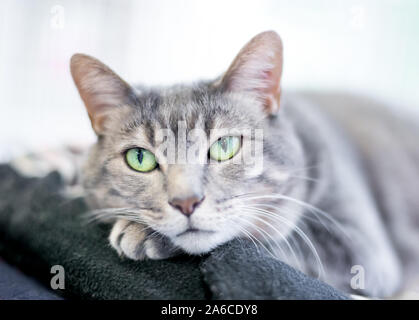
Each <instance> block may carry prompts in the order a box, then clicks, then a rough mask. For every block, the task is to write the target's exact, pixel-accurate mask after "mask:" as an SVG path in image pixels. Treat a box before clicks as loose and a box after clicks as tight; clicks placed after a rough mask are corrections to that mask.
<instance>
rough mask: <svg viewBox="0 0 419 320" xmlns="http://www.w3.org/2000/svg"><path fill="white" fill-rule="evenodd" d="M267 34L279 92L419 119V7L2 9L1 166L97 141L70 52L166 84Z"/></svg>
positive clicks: (77, 4)
mask: <svg viewBox="0 0 419 320" xmlns="http://www.w3.org/2000/svg"><path fill="white" fill-rule="evenodd" d="M269 29H273V30H275V31H277V32H278V33H279V34H280V35H281V37H282V39H283V42H284V46H285V69H284V75H283V82H282V84H283V88H284V89H285V90H287V89H293V90H294V89H312V90H322V91H331V90H333V91H336V90H340V91H341V90H344V91H350V92H359V93H363V94H368V95H370V96H373V97H376V98H377V99H379V100H384V101H389V102H390V103H391V104H392V105H393V106H394V107H395V108H396V109H398V110H403V111H406V112H411V114H412V115H413V114H414V115H415V116H418V119H419V63H418V58H419V1H417V0H344V1H343V0H293V1H285V0H284V1H282V0H257V1H249V0H237V1H236V0H211V1H203V0H201V1H198V0H181V1H180V0H153V1H151V0H136V1H135V0H123V1H121V0H119V1H118V0H101V1H99V0H97V1H96V0H84V1H80V0H79V1H74V0H71V1H70V0H68V1H64V0H63V1H59V0H56V1H50V0H43V1H33V0H13V1H12V0H10V1H9V0H0V160H2V161H5V160H8V159H10V158H11V157H13V156H16V155H18V154H21V153H23V152H26V151H27V150H29V149H40V148H45V147H53V146H57V145H60V144H63V143H79V142H84V143H89V142H92V141H94V135H93V133H92V131H91V129H90V123H89V121H88V118H87V115H86V113H85V111H84V108H83V106H82V104H81V100H80V98H79V96H78V93H77V91H76V89H75V87H74V85H73V82H72V79H71V77H70V72H69V59H70V57H71V55H72V54H73V53H76V52H82V53H87V54H90V55H93V56H95V57H97V58H99V59H100V60H102V61H103V62H105V63H106V64H108V65H109V66H110V67H111V68H112V69H114V70H115V71H116V72H117V73H118V74H120V75H121V76H122V77H123V78H124V79H126V80H127V81H128V82H134V83H136V82H139V83H143V84H149V85H155V84H171V83H173V82H179V81H193V80H197V79H208V78H213V77H216V76H218V75H219V74H220V73H222V72H223V71H224V70H225V69H226V68H227V67H228V65H229V63H230V62H231V60H232V59H233V58H234V56H235V55H236V53H237V52H238V50H239V49H240V48H241V47H242V46H243V45H244V44H245V43H246V42H247V41H248V40H249V39H250V38H251V37H253V36H254V35H256V34H257V33H259V32H261V31H265V30H269Z"/></svg>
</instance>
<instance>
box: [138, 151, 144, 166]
mask: <svg viewBox="0 0 419 320" xmlns="http://www.w3.org/2000/svg"><path fill="white" fill-rule="evenodd" d="M143 157H144V155H143V150H141V149H140V150H138V153H137V158H138V162H139V163H140V164H141V163H142V162H143Z"/></svg>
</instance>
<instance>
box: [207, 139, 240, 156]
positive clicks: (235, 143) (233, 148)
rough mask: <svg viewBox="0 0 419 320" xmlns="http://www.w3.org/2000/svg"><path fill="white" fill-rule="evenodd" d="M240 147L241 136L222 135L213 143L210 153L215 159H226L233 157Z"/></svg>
mask: <svg viewBox="0 0 419 320" xmlns="http://www.w3.org/2000/svg"><path fill="white" fill-rule="evenodd" d="M239 149H240V138H239V137H222V138H220V139H218V140H217V141H216V142H214V143H213V144H212V146H211V148H210V150H209V155H210V157H211V158H212V159H214V160H217V161H225V160H228V159H231V158H233V157H234V155H235V154H236V153H237V152H238V151H239Z"/></svg>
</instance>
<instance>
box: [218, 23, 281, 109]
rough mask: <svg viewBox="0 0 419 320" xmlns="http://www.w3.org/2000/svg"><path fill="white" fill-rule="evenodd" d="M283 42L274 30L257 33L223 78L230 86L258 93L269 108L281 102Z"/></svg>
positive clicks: (237, 89) (234, 88)
mask: <svg viewBox="0 0 419 320" xmlns="http://www.w3.org/2000/svg"><path fill="white" fill-rule="evenodd" d="M281 74H282V42H281V39H280V38H279V36H278V35H277V34H276V33H275V32H273V31H267V32H263V33H261V34H259V35H257V36H256V37H254V38H253V39H252V40H250V42H249V43H248V44H246V45H245V46H244V47H243V49H242V50H241V51H240V52H239V54H238V55H237V57H236V58H235V59H234V61H233V63H232V64H231V66H230V68H229V69H228V71H227V73H226V75H225V76H224V79H223V82H224V84H225V85H226V88H227V89H228V90H232V91H238V92H239V91H242V92H249V93H252V92H253V93H254V94H256V96H257V98H258V99H259V100H260V101H262V102H263V103H264V107H265V108H266V110H267V111H268V112H274V111H276V110H277V109H278V106H279V96H280V85H279V82H280V79H281Z"/></svg>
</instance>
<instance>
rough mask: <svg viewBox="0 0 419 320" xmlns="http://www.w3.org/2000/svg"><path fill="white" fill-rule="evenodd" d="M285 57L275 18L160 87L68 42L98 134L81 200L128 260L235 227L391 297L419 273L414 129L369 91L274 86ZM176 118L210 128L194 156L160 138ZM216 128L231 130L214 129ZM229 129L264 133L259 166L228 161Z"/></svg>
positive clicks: (235, 155) (165, 254) (327, 277)
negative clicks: (211, 73) (198, 74)
mask: <svg viewBox="0 0 419 320" xmlns="http://www.w3.org/2000/svg"><path fill="white" fill-rule="evenodd" d="M282 69H283V44H282V41H281V38H280V37H279V35H278V34H277V33H276V32H274V31H267V32H263V33H261V34H259V35H257V36H255V37H254V38H253V39H251V40H250V41H249V42H248V43H247V44H246V45H245V46H244V47H243V48H242V49H241V51H240V52H239V54H238V55H237V57H236V58H235V59H234V61H233V62H232V64H231V65H230V67H229V68H228V69H227V71H226V72H225V73H224V74H223V75H222V76H220V77H218V78H217V79H215V80H212V81H201V82H197V83H193V84H183V85H176V86H171V87H153V88H146V87H140V86H138V87H136V86H131V85H129V84H128V83H126V82H125V81H124V80H122V79H121V78H120V77H119V76H118V75H117V74H116V73H115V72H114V71H112V70H111V69H109V68H108V67H107V66H105V65H104V64H103V63H102V62H100V61H98V60H97V59H95V58H92V57H90V56H87V55H83V54H75V55H74V56H73V57H72V59H71V74H72V76H73V79H74V82H75V84H76V87H77V89H78V91H79V93H80V96H81V99H82V100H83V102H84V104H85V106H86V109H87V112H88V115H89V118H90V120H91V123H92V127H93V130H94V132H95V133H96V135H97V137H98V139H97V142H96V143H95V144H94V145H93V146H92V147H91V149H90V151H89V153H88V155H87V159H86V161H85V163H84V165H83V168H82V174H81V179H82V185H83V190H84V196H85V198H86V201H87V202H88V204H89V206H90V207H91V208H92V210H93V211H92V212H93V214H94V217H95V219H96V218H97V219H104V220H106V219H111V221H112V222H113V227H112V230H111V233H110V236H109V241H110V244H111V245H112V247H113V248H114V249H115V250H116V251H117V252H118V253H119V254H120V255H121V256H125V257H127V258H130V259H134V260H143V259H166V258H170V257H172V256H175V255H178V254H182V253H188V254H193V255H199V254H204V253H207V252H209V251H211V250H212V249H213V248H215V247H217V246H219V245H221V244H223V243H225V242H227V241H229V240H231V239H234V238H238V237H241V238H246V239H248V240H249V241H253V242H254V243H255V245H257V246H259V247H261V248H264V249H266V250H268V251H269V252H271V253H272V254H273V255H274V256H275V257H278V258H279V259H281V260H284V261H286V262H287V263H289V264H290V265H292V266H294V267H296V268H297V269H299V270H301V271H302V272H304V273H306V274H308V275H311V276H317V277H319V278H320V279H322V280H324V281H325V282H327V283H329V284H331V285H332V286H334V287H336V288H339V289H341V290H343V291H345V292H349V293H357V294H362V295H365V296H371V297H389V296H393V295H395V294H397V293H398V292H400V291H401V290H402V289H403V288H405V286H406V284H408V283H409V282H410V281H411V279H413V277H414V276H417V275H418V273H419V272H418V262H419V245H418V244H419V232H418V229H419V197H418V191H417V190H419V144H418V143H417V141H418V140H417V139H418V137H419V130H418V128H417V127H415V124H414V123H413V122H412V123H410V122H409V121H407V120H406V121H405V120H404V119H402V118H400V117H397V116H395V115H393V114H392V113H391V112H390V111H387V110H386V109H385V108H384V107H383V106H381V105H378V104H377V103H375V102H374V101H372V100H369V99H368V98H362V97H356V96H353V95H343V94H333V95H332V94H331V95H320V94H310V93H303V94H301V93H293V92H289V93H284V94H283V93H282V91H281V86H280V82H281V76H282ZM182 125H183V126H184V128H182V130H185V132H186V133H190V132H191V131H192V130H195V129H200V130H201V131H203V132H205V133H206V134H207V135H208V139H209V143H208V146H210V148H209V149H205V150H204V151H203V152H201V151H199V152H200V155H199V156H198V157H200V159H201V160H202V161H201V162H200V163H198V164H196V163H193V164H192V163H176V162H175V163H172V162H169V161H167V154H166V153H164V152H160V151H159V146H160V144H161V143H162V141H161V140H159V139H157V136H158V134H159V132H160V131H161V130H162V129H168V130H170V131H171V132H173V134H174V136H175V137H176V136H178V134H179V132H180V131H181V126H182ZM217 128H218V129H220V128H227V129H232V128H236V130H238V132H236V134H235V135H226V136H222V135H218V136H217V134H215V136H213V137H211V134H210V132H211V130H214V129H217ZM237 128H239V129H237ZM240 128H251V129H255V130H262V132H263V138H262V139H261V141H259V142H263V147H262V149H261V150H256V149H255V150H253V151H254V153H255V154H253V157H254V159H255V160H256V161H259V162H260V163H262V164H263V165H262V166H259V169H258V170H253V169H254V168H253V167H252V166H251V164H247V163H245V162H243V161H242V162H240V161H233V160H234V159H239V158H240V157H241V156H243V154H244V153H245V151H244V145H242V146H241V147H240V143H243V141H244V140H242V139H243V137H245V136H246V137H247V138H248V140H249V141H253V142H255V140H256V138H255V137H254V136H252V135H251V136H250V137H249V136H247V133H244V132H240ZM191 139H192V140H193V137H192V138H191ZM193 142H194V141H188V142H187V143H188V144H187V145H186V149H188V148H190V144H191V143H193ZM179 143H180V142H179V141H176V142H175V144H176V145H175V147H176V148H179ZM213 150H216V151H217V152H218V153H217V152H215V156H213ZM248 155H250V153H249V154H248ZM211 157H212V158H213V159H212V160H214V158H215V160H216V161H210V160H211Z"/></svg>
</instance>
